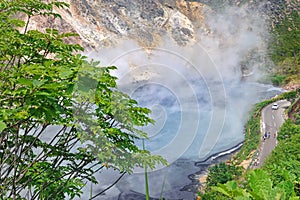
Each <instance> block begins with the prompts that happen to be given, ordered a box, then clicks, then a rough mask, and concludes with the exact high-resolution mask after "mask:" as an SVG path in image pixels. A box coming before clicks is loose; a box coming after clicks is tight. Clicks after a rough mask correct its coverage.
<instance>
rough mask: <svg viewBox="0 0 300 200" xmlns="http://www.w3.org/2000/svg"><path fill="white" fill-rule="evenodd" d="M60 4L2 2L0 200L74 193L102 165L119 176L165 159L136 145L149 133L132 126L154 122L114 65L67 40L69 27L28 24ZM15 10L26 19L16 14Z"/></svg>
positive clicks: (28, 0) (48, 14)
mask: <svg viewBox="0 0 300 200" xmlns="http://www.w3.org/2000/svg"><path fill="white" fill-rule="evenodd" d="M65 6H68V5H67V4H65V3H61V2H58V1H51V2H48V3H47V4H46V3H44V1H41V0H17V1H10V0H2V1H0V194H1V197H0V198H1V199H25V198H26V199H58V200H61V199H66V198H70V199H73V198H75V197H76V196H78V197H80V196H81V195H82V188H83V187H84V186H85V185H86V183H87V182H89V181H90V182H92V183H94V184H96V183H98V182H97V180H96V179H95V178H94V175H95V173H99V171H101V170H105V169H106V168H114V169H116V170H119V171H120V172H122V174H121V176H123V175H124V173H127V172H129V173H130V172H131V171H132V169H133V168H134V167H135V166H139V167H146V168H147V167H150V168H154V167H155V165H156V164H157V163H163V164H166V162H165V161H164V160H163V159H162V158H161V157H160V156H152V155H150V152H149V151H146V150H143V149H139V148H138V147H137V146H136V145H135V143H134V140H137V139H140V138H147V134H146V133H144V132H141V131H140V130H138V129H136V127H141V126H145V125H147V124H148V123H152V122H153V120H152V119H151V118H149V116H148V115H149V113H150V110H148V109H147V108H142V107H139V106H138V105H137V102H136V101H135V100H133V99H131V98H130V97H129V96H128V95H126V94H124V93H122V92H120V91H119V90H118V89H117V86H116V78H115V77H113V76H111V75H110V71H111V70H113V69H115V67H114V66H110V67H100V66H98V63H97V62H93V61H91V62H88V61H87V60H86V58H85V57H83V56H81V55H79V54H78V52H80V51H82V50H83V48H82V47H80V46H79V45H77V44H67V43H65V42H64V41H65V39H67V38H68V37H73V36H76V35H74V34H73V33H59V31H58V30H55V29H45V30H43V31H38V30H28V27H29V24H30V20H31V18H33V17H35V16H37V15H40V16H44V17H48V18H50V19H52V20H53V19H54V18H57V17H60V16H59V15H58V14H56V13H53V12H52V9H53V7H58V8H63V7H65ZM20 13H21V14H22V15H23V16H24V15H25V16H27V20H26V21H25V22H24V21H21V20H19V19H16V18H14V16H17V15H19V14H20ZM46 138H48V139H46ZM98 184H99V185H98V187H101V183H98ZM104 191H105V190H104ZM101 193H103V192H100V193H98V194H92V195H91V196H90V198H91V199H93V198H95V197H97V196H98V195H99V194H101ZM93 195H94V196H93Z"/></svg>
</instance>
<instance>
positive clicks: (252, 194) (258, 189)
mask: <svg viewBox="0 0 300 200" xmlns="http://www.w3.org/2000/svg"><path fill="white" fill-rule="evenodd" d="M212 190H213V191H216V192H219V193H221V194H222V195H225V196H226V197H229V198H230V199H264V200H268V199H282V200H284V199H298V198H296V195H295V193H294V186H293V184H292V182H290V181H282V182H280V184H278V185H277V186H274V185H273V182H272V180H271V178H270V175H269V174H268V173H267V172H266V171H264V170H261V169H258V170H254V171H252V172H251V173H250V174H249V177H248V180H247V182H246V183H245V187H244V188H243V187H241V186H239V185H238V183H237V182H236V181H229V182H227V183H226V184H218V186H214V187H212Z"/></svg>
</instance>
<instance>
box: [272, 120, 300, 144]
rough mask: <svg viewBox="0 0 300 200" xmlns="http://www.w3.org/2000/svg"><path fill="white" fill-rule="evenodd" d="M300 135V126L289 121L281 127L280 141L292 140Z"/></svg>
mask: <svg viewBox="0 0 300 200" xmlns="http://www.w3.org/2000/svg"><path fill="white" fill-rule="evenodd" d="M295 134H300V126H299V125H296V124H294V123H293V122H292V120H291V119H287V120H286V121H285V122H284V123H283V125H282V126H281V127H280V129H279V132H278V137H277V138H278V140H284V139H289V140H290V139H291V136H292V135H295Z"/></svg>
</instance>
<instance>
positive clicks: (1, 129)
mask: <svg viewBox="0 0 300 200" xmlns="http://www.w3.org/2000/svg"><path fill="white" fill-rule="evenodd" d="M6 128H7V126H6V124H5V123H4V122H3V121H0V131H3V130H4V129H6Z"/></svg>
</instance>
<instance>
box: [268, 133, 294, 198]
mask: <svg viewBox="0 0 300 200" xmlns="http://www.w3.org/2000/svg"><path fill="white" fill-rule="evenodd" d="M299 142H300V134H296V135H291V137H289V138H288V139H285V140H282V141H280V142H279V144H278V145H277V146H276V148H275V149H274V150H273V151H272V153H271V155H270V157H269V158H268V159H267V160H266V161H265V164H264V166H263V169H265V170H267V171H268V172H269V173H270V174H272V180H273V182H274V184H278V183H280V182H282V181H285V180H289V181H291V182H292V183H293V184H294V187H295V191H296V193H297V195H300V187H299V182H300V179H299V177H300V172H299V169H300V157H299V155H300V149H299Z"/></svg>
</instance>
